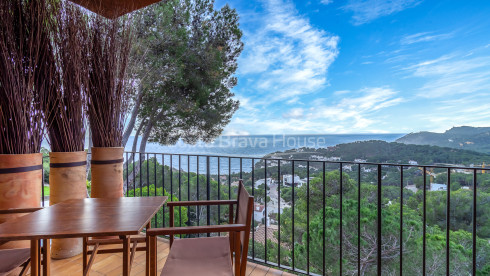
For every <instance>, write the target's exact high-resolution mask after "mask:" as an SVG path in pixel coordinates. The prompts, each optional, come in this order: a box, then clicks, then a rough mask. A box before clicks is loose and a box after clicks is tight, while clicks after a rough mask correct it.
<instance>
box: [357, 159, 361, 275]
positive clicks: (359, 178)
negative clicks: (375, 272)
mask: <svg viewBox="0 0 490 276" xmlns="http://www.w3.org/2000/svg"><path fill="white" fill-rule="evenodd" d="M357 186H358V188H357V275H361V164H360V163H359V164H357Z"/></svg>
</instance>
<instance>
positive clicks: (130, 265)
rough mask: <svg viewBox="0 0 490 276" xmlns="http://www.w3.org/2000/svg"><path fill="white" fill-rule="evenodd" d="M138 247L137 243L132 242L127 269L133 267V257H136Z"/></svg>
mask: <svg viewBox="0 0 490 276" xmlns="http://www.w3.org/2000/svg"><path fill="white" fill-rule="evenodd" d="M137 247H138V241H136V240H135V241H133V248H132V249H131V261H130V262H129V267H133V261H134V255H136V248H137Z"/></svg>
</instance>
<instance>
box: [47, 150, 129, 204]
mask: <svg viewBox="0 0 490 276" xmlns="http://www.w3.org/2000/svg"><path fill="white" fill-rule="evenodd" d="M133 170H134V168H133ZM43 179H44V178H43ZM128 192H129V159H128V152H126V197H127V196H128Z"/></svg>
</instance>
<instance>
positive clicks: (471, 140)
mask: <svg viewBox="0 0 490 276" xmlns="http://www.w3.org/2000/svg"><path fill="white" fill-rule="evenodd" d="M396 142H397V143H403V144H414V145H431V146H439V147H449V148H455V149H465V150H472V151H477V152H483V153H490V127H470V126H461V127H453V128H451V129H449V130H447V131H445V132H444V133H435V132H428V131H422V132H417V133H410V134H407V135H405V136H403V137H401V138H399V139H397V140H396Z"/></svg>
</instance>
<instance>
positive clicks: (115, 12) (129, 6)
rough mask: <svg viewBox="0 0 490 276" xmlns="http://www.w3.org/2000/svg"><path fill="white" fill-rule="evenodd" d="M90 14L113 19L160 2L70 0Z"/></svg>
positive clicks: (146, 0) (144, 0) (145, 0)
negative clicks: (93, 13) (90, 12)
mask: <svg viewBox="0 0 490 276" xmlns="http://www.w3.org/2000/svg"><path fill="white" fill-rule="evenodd" d="M70 1H71V2H73V3H76V4H78V5H80V6H82V7H84V8H86V9H88V10H90V11H92V12H95V13H97V14H100V15H102V16H104V17H106V18H109V19H114V18H117V17H119V16H121V15H124V14H126V13H129V12H132V11H135V10H138V9H141V8H144V7H146V6H148V5H151V4H153V3H156V2H160V1H161V0H70Z"/></svg>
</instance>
